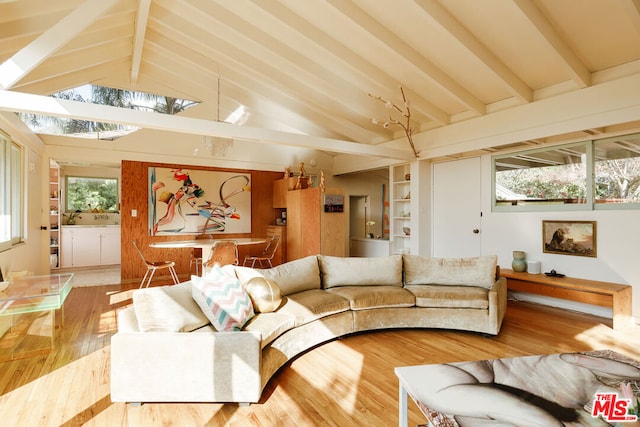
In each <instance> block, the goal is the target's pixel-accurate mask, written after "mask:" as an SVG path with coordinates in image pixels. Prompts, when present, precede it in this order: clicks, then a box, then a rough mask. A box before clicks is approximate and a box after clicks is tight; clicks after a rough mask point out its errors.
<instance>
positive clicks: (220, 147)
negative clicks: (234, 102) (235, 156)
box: [204, 77, 244, 157]
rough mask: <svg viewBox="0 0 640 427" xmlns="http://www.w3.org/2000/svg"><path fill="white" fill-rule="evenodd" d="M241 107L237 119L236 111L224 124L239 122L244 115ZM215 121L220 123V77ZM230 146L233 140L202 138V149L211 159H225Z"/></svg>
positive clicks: (206, 136)
mask: <svg viewBox="0 0 640 427" xmlns="http://www.w3.org/2000/svg"><path fill="white" fill-rule="evenodd" d="M241 107H242V111H241V113H240V114H239V115H238V116H237V118H236V117H235V114H236V112H237V111H238V109H236V110H235V111H233V112H232V113H231V114H230V115H229V117H227V120H225V121H224V123H231V124H233V123H235V121H232V120H230V119H235V120H236V121H237V120H239V119H240V118H241V117H242V115H244V106H241ZM232 116H234V117H232ZM216 121H217V122H218V123H220V77H218V106H217V116H216ZM232 146H233V138H223V137H220V136H209V135H205V136H204V148H205V149H206V150H207V151H208V152H209V154H210V155H211V156H212V157H225V156H226V154H227V150H228V149H230V148H231V147H232Z"/></svg>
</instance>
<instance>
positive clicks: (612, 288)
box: [500, 269, 632, 329]
mask: <svg viewBox="0 0 640 427" xmlns="http://www.w3.org/2000/svg"><path fill="white" fill-rule="evenodd" d="M500 275H501V276H503V277H506V278H507V289H509V290H512V291H520V292H527V293H532V294H537V295H544V296H548V297H555V298H562V299H566V300H571V301H578V302H582V303H586V304H593V305H598V306H601V307H609V308H612V309H613V329H620V328H623V327H625V326H626V325H628V324H629V323H630V322H631V292H632V288H631V286H629V285H622V284H619V283H609V282H599V281H595V280H586V279H576V278H573V277H550V276H547V275H545V274H529V273H519V272H515V271H513V270H508V269H501V270H500Z"/></svg>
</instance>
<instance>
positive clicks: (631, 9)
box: [622, 0, 640, 35]
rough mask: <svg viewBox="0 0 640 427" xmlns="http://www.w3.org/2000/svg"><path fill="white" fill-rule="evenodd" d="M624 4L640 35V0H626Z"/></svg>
mask: <svg viewBox="0 0 640 427" xmlns="http://www.w3.org/2000/svg"><path fill="white" fill-rule="evenodd" d="M622 5H623V7H624V8H625V9H626V11H627V17H628V18H629V19H630V20H631V22H632V23H633V28H635V29H636V32H637V33H638V34H639V35H640V0H626V1H625V2H624V3H622Z"/></svg>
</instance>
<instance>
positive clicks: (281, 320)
mask: <svg viewBox="0 0 640 427" xmlns="http://www.w3.org/2000/svg"><path fill="white" fill-rule="evenodd" d="M294 324H295V319H294V318H293V316H291V315H288V314H285V313H259V314H257V315H255V316H254V317H253V318H252V319H251V320H249V322H247V323H246V324H245V325H244V328H242V329H243V330H245V331H254V332H259V333H260V348H264V347H265V346H266V345H267V344H269V343H271V342H272V341H273V340H275V339H276V338H278V337H279V336H280V335H282V334H283V333H285V332H287V331H288V330H289V329H291V328H293V327H294Z"/></svg>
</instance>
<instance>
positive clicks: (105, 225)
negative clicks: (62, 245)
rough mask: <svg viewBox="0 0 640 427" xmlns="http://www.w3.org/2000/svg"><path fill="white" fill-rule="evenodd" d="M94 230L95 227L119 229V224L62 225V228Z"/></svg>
mask: <svg viewBox="0 0 640 427" xmlns="http://www.w3.org/2000/svg"><path fill="white" fill-rule="evenodd" d="M83 227H84V228H87V227H91V228H96V227H120V224H73V225H69V224H62V228H83Z"/></svg>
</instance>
